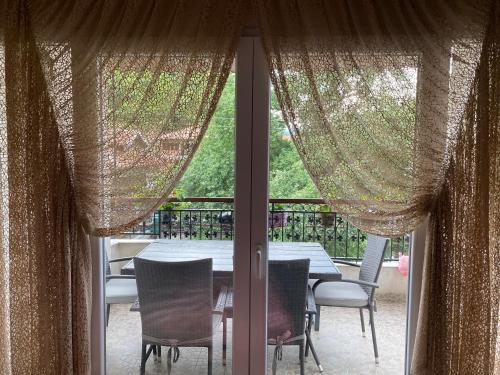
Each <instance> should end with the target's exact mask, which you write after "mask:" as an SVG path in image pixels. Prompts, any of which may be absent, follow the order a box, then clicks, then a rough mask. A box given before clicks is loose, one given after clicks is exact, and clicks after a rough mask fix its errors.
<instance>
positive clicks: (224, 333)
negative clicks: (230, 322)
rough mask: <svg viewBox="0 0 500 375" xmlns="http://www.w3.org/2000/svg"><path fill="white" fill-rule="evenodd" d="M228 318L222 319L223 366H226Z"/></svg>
mask: <svg viewBox="0 0 500 375" xmlns="http://www.w3.org/2000/svg"><path fill="white" fill-rule="evenodd" d="M226 349H227V318H226V317H223V318H222V366H226Z"/></svg>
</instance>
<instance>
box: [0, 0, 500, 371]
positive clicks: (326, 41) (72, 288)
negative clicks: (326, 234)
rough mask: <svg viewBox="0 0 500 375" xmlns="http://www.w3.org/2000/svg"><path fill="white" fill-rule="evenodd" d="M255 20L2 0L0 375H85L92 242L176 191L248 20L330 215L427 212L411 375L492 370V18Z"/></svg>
mask: <svg viewBox="0 0 500 375" xmlns="http://www.w3.org/2000/svg"><path fill="white" fill-rule="evenodd" d="M251 4H252V5H253V6H252V7H251V6H250V5H249V4H248V2H247V1H245V0H236V1H234V0H204V1H202V2H200V1H194V0H173V1H155V0H143V1H122V0H99V1H90V0H72V1H63V0H50V1H49V0H8V1H2V0H0V13H1V15H2V17H1V18H0V299H1V300H2V304H0V363H1V364H2V366H0V374H2V375H3V374H9V375H10V374H13V373H15V374H18V373H19V374H24V373H27V374H28V373H64V374H72V373H74V374H87V373H89V372H90V354H89V334H90V333H89V327H90V316H89V314H90V311H91V309H90V303H91V302H90V301H91V286H90V282H91V280H90V275H91V266H90V265H91V262H90V248H89V239H88V236H89V235H90V234H92V235H96V236H109V235H112V234H114V233H118V232H121V231H123V230H124V229H126V228H128V227H130V226H133V225H134V224H135V223H137V222H139V221H141V220H142V219H143V218H144V217H146V216H148V214H150V213H151V212H152V211H153V210H154V209H155V208H156V206H157V205H158V204H159V203H160V199H161V198H162V197H164V196H166V195H167V194H169V193H170V192H171V191H172V189H173V188H174V187H175V185H176V183H177V182H178V180H179V179H180V177H181V176H182V174H183V172H184V170H185V169H186V167H187V165H188V164H189V161H190V160H191V158H192V156H193V154H194V152H195V151H196V149H197V147H198V145H199V143H200V141H201V139H202V137H203V134H204V132H205V130H206V128H207V126H208V123H209V121H210V118H211V116H212V114H213V112H214V110H215V106H216V104H217V101H218V99H219V96H220V94H221V91H222V89H223V86H224V84H225V81H226V78H227V76H228V74H229V72H230V70H231V66H232V63H233V60H234V56H235V50H236V45H237V42H238V39H239V37H240V35H241V30H242V26H243V24H244V22H245V20H246V18H247V16H249V12H250V11H253V12H254V16H255V18H256V20H257V22H258V25H259V28H260V33H261V36H262V41H263V44H264V49H265V51H266V54H267V59H268V63H269V69H270V77H271V80H272V83H273V86H274V89H275V92H276V95H277V98H278V101H279V103H280V106H281V109H282V114H283V118H284V120H285V121H286V123H287V126H288V128H289V131H290V134H291V136H292V139H293V141H294V143H295V145H296V147H297V150H298V152H299V154H300V156H301V158H302V160H303V162H304V165H305V168H306V169H307V170H308V172H309V174H310V175H311V177H312V179H313V181H314V183H315V184H316V186H317V188H318V190H319V191H320V193H321V195H322V197H323V198H324V199H325V200H326V201H327V202H328V204H329V205H330V206H331V207H332V208H333V209H335V210H336V211H337V212H339V213H341V214H342V215H343V216H345V217H347V218H348V220H350V221H351V222H352V223H353V224H355V225H357V226H358V227H360V228H362V229H364V230H367V231H369V232H372V233H376V234H381V235H386V236H390V235H400V234H404V233H408V232H410V231H411V230H413V229H414V228H415V226H416V225H417V224H418V223H419V222H420V221H422V219H423V218H425V217H426V215H428V214H429V213H431V225H430V228H429V236H428V244H427V254H426V270H425V284H424V288H423V298H422V304H421V310H420V311H421V312H420V316H419V329H418V335H419V336H418V339H417V343H416V351H415V355H414V359H413V370H412V371H413V373H414V374H416V375H420V374H440V373H452V374H455V373H456V374H458V373H464V374H488V373H491V372H492V371H498V370H499V369H498V368H496V369H495V368H494V366H495V353H498V345H499V344H498V339H497V337H498V336H497V329H498V326H497V325H498V308H499V290H500V281H499V272H500V271H499V264H500V259H499V257H500V255H499V250H500V233H499V230H500V216H499V215H500V195H499V194H500V181H499V176H500V144H499V135H498V132H499V117H498V116H499V108H498V105H499V93H500V92H499V90H500V88H499V87H500V73H499V72H500V69H499V48H500V46H499V44H500V42H499V22H500V20H499V5H498V2H495V1H493V0H478V1H476V0H439V1H426V0H419V1H412V0H387V1H378V2H367V1H364V0H349V1H341V0H336V1H321V0H316V1H314V2H311V1H306V0H296V1H288V0H253V1H252V2H251ZM492 9H493V10H492ZM495 350H497V352H495Z"/></svg>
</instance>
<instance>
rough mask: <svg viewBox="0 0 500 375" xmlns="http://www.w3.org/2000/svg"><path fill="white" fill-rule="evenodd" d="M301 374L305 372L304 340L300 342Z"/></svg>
mask: <svg viewBox="0 0 500 375" xmlns="http://www.w3.org/2000/svg"><path fill="white" fill-rule="evenodd" d="M299 361H300V375H304V374H305V370H304V341H302V342H301V343H300V344H299Z"/></svg>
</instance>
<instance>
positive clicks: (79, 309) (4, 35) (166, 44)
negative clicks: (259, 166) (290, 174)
mask: <svg viewBox="0 0 500 375" xmlns="http://www.w3.org/2000/svg"><path fill="white" fill-rule="evenodd" d="M246 8H247V4H246V2H245V1H229V0H227V1H222V0H206V1H203V2H198V1H181V0H179V1H170V2H165V1H151V0H146V1H140V2H136V1H127V2H123V1H118V0H116V1H114V0H108V1H86V0H76V1H37V0H33V1H28V0H26V1H25V0H9V1H6V2H3V1H0V10H1V11H2V13H1V14H2V16H1V18H0V41H1V45H0V68H1V69H0V71H1V73H0V104H1V106H0V145H1V150H0V156H1V158H0V167H1V168H0V172H1V174H0V176H1V179H0V188H1V190H0V191H1V194H0V258H1V262H0V271H1V273H0V296H1V297H2V301H3V302H2V305H1V307H0V362H1V363H2V365H1V366H0V374H25V373H26V374H33V373H37V374H38V373H43V374H55V373H60V374H72V373H75V374H88V373H90V349H89V345H90V338H89V335H90V318H91V317H90V312H91V306H90V303H91V290H92V288H91V266H90V265H91V262H90V248H89V238H88V235H90V234H92V235H95V236H105V235H112V234H113V233H117V232H120V231H122V230H123V229H125V228H128V227H130V226H132V225H134V224H135V223H137V222H138V221H140V220H142V219H143V218H144V217H145V216H147V215H148V214H149V213H150V212H151V211H152V210H154V209H155V208H156V205H158V204H159V202H160V199H161V197H164V196H166V195H168V194H169V193H170V192H171V191H172V189H173V188H174V187H175V185H176V183H177V181H178V180H179V178H180V177H181V175H182V173H183V171H184V170H185V168H186V167H187V165H188V163H189V161H190V159H191V158H192V156H193V154H194V152H195V150H196V148H197V146H198V145H199V143H200V141H201V139H202V137H203V134H204V132H205V130H206V128H207V125H208V123H209V121H210V118H211V116H212V114H213V111H214V110H215V106H216V104H217V101H218V98H219V96H220V94H221V91H222V89H223V86H224V84H225V81H226V78H227V76H228V74H229V72H230V69H231V65H232V63H233V60H234V55H235V49H236V45H237V41H238V39H239V36H240V34H241V27H242V24H243V17H244V16H245V15H246V11H245V10H246ZM151 198H154V199H151Z"/></svg>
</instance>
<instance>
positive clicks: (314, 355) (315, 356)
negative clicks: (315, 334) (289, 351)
mask: <svg viewBox="0 0 500 375" xmlns="http://www.w3.org/2000/svg"><path fill="white" fill-rule="evenodd" d="M306 340H307V343H308V344H309V348H310V349H311V353H312V355H313V358H314V361H315V362H316V366H318V369H319V372H320V373H323V366H322V365H321V362H320V361H319V357H318V353H316V349H314V344H313V342H312V339H311V332H310V331H307V330H306Z"/></svg>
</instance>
